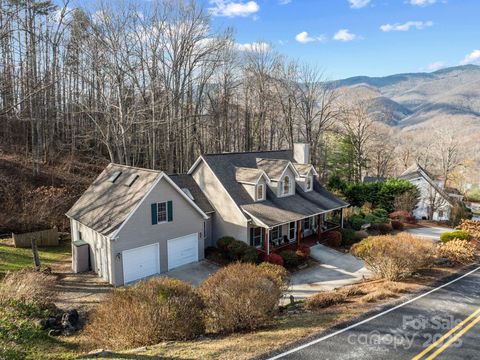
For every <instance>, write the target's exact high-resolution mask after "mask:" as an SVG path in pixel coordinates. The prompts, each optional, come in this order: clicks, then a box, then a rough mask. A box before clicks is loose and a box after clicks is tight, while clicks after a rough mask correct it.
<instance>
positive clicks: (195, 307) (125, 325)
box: [85, 277, 204, 349]
mask: <svg viewBox="0 0 480 360" xmlns="http://www.w3.org/2000/svg"><path fill="white" fill-rule="evenodd" d="M203 308H204V305H203V301H202V299H201V298H200V296H199V295H198V294H197V293H196V292H195V290H194V289H193V287H192V286H191V285H189V284H187V283H184V282H182V281H180V280H176V279H171V278H166V277H156V278H150V279H148V280H144V281H141V282H139V283H137V284H135V285H133V286H130V287H127V288H121V289H115V290H114V291H113V292H111V293H110V294H109V295H107V297H106V298H105V300H104V301H102V302H101V303H100V304H99V305H98V306H97V307H96V309H95V310H94V312H93V314H92V315H91V317H90V321H89V323H88V324H87V327H86V329H85V332H86V334H87V335H88V337H89V338H90V339H92V340H93V341H95V342H96V343H97V344H98V345H100V346H109V347H112V348H119V349H120V348H127V347H133V346H145V345H152V344H156V343H158V342H160V341H164V340H185V339H191V338H194V337H196V336H198V335H201V334H203V333H204V325H203V318H202V312H203Z"/></svg>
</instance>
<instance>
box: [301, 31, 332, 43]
mask: <svg viewBox="0 0 480 360" xmlns="http://www.w3.org/2000/svg"><path fill="white" fill-rule="evenodd" d="M295 40H297V41H298V42H299V43H302V44H306V43H309V42H313V41H318V42H325V41H327V37H326V36H325V35H323V34H321V35H319V36H316V37H313V36H310V35H309V34H308V32H306V31H302V32H301V33H298V34H297V35H295Z"/></svg>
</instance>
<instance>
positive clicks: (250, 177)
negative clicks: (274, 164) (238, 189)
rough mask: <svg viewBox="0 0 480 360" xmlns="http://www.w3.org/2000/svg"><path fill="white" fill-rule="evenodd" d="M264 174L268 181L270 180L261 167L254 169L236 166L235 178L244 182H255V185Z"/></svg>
mask: <svg viewBox="0 0 480 360" xmlns="http://www.w3.org/2000/svg"><path fill="white" fill-rule="evenodd" d="M262 176H264V177H265V180H266V181H267V182H269V181H270V179H269V178H268V176H267V174H266V173H265V171H263V170H261V169H252V168H245V167H236V168H235V179H236V180H237V181H238V182H239V183H242V184H253V185H255V184H256V183H257V181H258V179H260V177H262Z"/></svg>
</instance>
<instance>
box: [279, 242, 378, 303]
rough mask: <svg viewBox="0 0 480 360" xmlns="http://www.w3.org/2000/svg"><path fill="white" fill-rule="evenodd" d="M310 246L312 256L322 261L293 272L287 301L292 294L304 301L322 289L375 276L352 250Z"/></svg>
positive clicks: (329, 288) (330, 288) (296, 298)
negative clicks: (343, 250)
mask: <svg viewBox="0 0 480 360" xmlns="http://www.w3.org/2000/svg"><path fill="white" fill-rule="evenodd" d="M310 249H311V254H310V256H311V257H312V258H313V259H315V260H317V261H318V262H320V265H318V266H315V267H311V268H308V269H305V270H301V271H298V272H296V273H294V274H292V276H291V277H290V288H289V291H288V292H287V294H286V295H285V301H288V299H289V297H290V295H293V297H294V298H295V300H302V299H305V298H307V297H309V296H311V295H313V294H315V293H318V292H320V291H326V290H333V289H335V288H339V287H342V286H345V285H350V284H354V283H356V282H358V281H361V280H362V279H363V278H367V277H371V276H372V273H371V272H370V271H369V270H368V269H367V268H365V265H364V263H363V261H361V260H359V259H357V258H356V257H354V256H352V255H350V254H349V253H342V252H339V251H336V250H334V249H332V248H329V247H327V246H324V245H315V246H312V247H311V248H310Z"/></svg>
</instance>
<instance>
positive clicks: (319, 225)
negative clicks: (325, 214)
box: [317, 214, 323, 241]
mask: <svg viewBox="0 0 480 360" xmlns="http://www.w3.org/2000/svg"><path fill="white" fill-rule="evenodd" d="M322 226H323V221H322V215H320V214H319V215H317V240H318V241H320V240H321V237H322Z"/></svg>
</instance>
